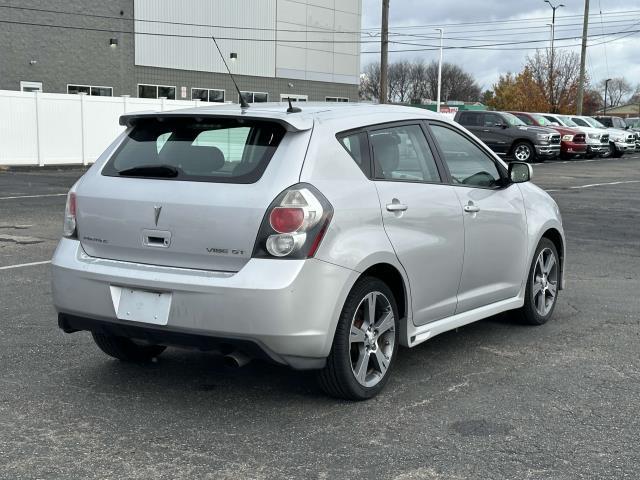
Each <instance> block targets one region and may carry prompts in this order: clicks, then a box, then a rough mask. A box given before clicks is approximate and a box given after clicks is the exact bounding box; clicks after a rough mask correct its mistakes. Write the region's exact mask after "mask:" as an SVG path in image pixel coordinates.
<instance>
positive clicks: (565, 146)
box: [509, 112, 587, 160]
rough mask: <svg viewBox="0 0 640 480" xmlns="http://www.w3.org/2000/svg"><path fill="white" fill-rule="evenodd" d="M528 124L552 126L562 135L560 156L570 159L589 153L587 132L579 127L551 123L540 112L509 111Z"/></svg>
mask: <svg viewBox="0 0 640 480" xmlns="http://www.w3.org/2000/svg"><path fill="white" fill-rule="evenodd" d="M509 113H511V114H513V115H515V116H516V117H518V118H519V119H520V120H522V121H523V122H524V123H526V124H527V125H531V126H536V127H548V128H552V129H553V130H555V131H556V132H558V133H559V134H560V135H561V143H560V157H561V158H563V159H565V160H569V159H572V158H576V157H580V156H584V155H586V153H587V140H586V138H587V134H586V133H584V132H582V131H580V130H578V129H577V128H570V127H563V126H562V125H551V122H550V121H549V120H547V119H546V118H544V117H543V116H542V115H540V114H539V113H529V112H509Z"/></svg>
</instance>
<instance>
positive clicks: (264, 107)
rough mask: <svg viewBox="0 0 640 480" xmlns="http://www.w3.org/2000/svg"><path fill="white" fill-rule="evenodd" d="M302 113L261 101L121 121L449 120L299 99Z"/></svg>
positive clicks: (291, 123)
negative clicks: (188, 119)
mask: <svg viewBox="0 0 640 480" xmlns="http://www.w3.org/2000/svg"><path fill="white" fill-rule="evenodd" d="M294 105H295V106H296V107H298V108H300V110H301V111H300V112H296V113H287V108H288V104H287V103H285V102H278V103H271V102H270V103H260V104H255V103H254V104H251V106H250V107H249V108H241V107H240V105H238V104H224V105H205V106H202V107H195V108H193V107H192V108H185V109H179V110H170V111H165V112H137V113H135V112H134V113H129V114H125V115H122V116H121V117H120V124H121V125H126V126H131V125H132V124H134V123H135V122H136V120H138V119H144V118H180V117H194V116H196V117H216V118H221V117H222V118H246V119H252V120H272V121H276V122H278V123H280V124H282V125H283V126H284V127H285V128H286V129H287V130H290V131H303V130H309V129H311V128H312V127H313V124H314V121H323V122H331V121H339V120H341V119H344V118H345V117H350V118H354V117H361V118H362V120H363V121H362V124H363V125H369V124H375V123H382V122H385V121H399V120H402V119H403V117H405V118H407V119H409V118H427V119H428V118H431V119H434V120H436V119H437V120H444V121H447V122H450V120H449V119H447V118H446V117H444V116H442V115H439V114H437V113H435V112H431V111H429V110H426V109H423V108H417V107H408V106H402V105H379V104H369V103H347V102H344V103H325V102H296V103H295V104H294Z"/></svg>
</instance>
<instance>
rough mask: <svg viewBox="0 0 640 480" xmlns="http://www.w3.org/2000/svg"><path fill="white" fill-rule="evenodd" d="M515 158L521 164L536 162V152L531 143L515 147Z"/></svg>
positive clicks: (520, 143)
mask: <svg viewBox="0 0 640 480" xmlns="http://www.w3.org/2000/svg"><path fill="white" fill-rule="evenodd" d="M512 151H513V158H515V159H516V160H517V161H519V162H535V161H536V151H535V149H534V148H533V145H531V144H530V143H529V142H518V143H516V144H515V145H514V146H513V150H512Z"/></svg>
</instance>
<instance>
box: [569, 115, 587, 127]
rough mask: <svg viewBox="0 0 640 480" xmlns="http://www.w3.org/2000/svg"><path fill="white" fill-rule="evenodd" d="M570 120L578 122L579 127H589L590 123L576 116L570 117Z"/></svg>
mask: <svg viewBox="0 0 640 480" xmlns="http://www.w3.org/2000/svg"><path fill="white" fill-rule="evenodd" d="M571 120H573V121H574V122H575V123H576V124H578V125H579V126H581V127H589V126H590V125H589V124H588V123H587V122H585V121H584V120H583V119H581V118H578V117H572V118H571Z"/></svg>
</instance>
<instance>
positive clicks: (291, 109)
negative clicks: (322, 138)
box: [287, 97, 302, 113]
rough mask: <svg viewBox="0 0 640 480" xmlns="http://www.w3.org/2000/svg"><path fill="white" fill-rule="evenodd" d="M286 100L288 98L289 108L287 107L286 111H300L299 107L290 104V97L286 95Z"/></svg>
mask: <svg viewBox="0 0 640 480" xmlns="http://www.w3.org/2000/svg"><path fill="white" fill-rule="evenodd" d="M287 100H289V108H287V113H299V112H301V111H302V109H301V108H298V107H294V106H293V105H291V97H287Z"/></svg>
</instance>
